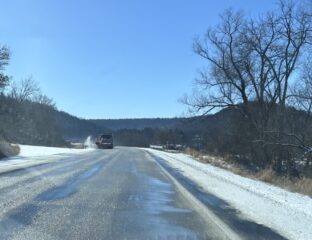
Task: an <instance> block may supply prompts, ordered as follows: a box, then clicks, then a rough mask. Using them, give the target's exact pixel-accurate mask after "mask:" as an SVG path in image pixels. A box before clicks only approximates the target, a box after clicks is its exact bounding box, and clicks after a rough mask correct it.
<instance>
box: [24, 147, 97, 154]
mask: <svg viewBox="0 0 312 240" xmlns="http://www.w3.org/2000/svg"><path fill="white" fill-rule="evenodd" d="M19 146H20V153H19V155H18V156H19V157H35V156H46V155H52V154H63V153H84V152H86V151H90V150H92V149H89V148H88V149H73V148H57V147H43V146H31V145H19Z"/></svg>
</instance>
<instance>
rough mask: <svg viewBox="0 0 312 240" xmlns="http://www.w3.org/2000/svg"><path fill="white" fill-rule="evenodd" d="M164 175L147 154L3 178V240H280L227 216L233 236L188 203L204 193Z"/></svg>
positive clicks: (86, 158)
mask: <svg viewBox="0 0 312 240" xmlns="http://www.w3.org/2000/svg"><path fill="white" fill-rule="evenodd" d="M164 169H166V166H165V165H164V163H162V162H161V160H160V159H158V160H157V158H156V157H153V156H151V155H150V154H148V153H147V152H146V151H144V150H141V149H135V148H115V149H113V150H96V151H92V152H89V153H86V154H81V155H67V156H64V157H62V158H60V159H58V160H53V161H51V162H48V163H44V164H40V165H37V166H32V167H28V168H22V169H17V170H14V171H8V172H4V173H1V174H0V239H23V240H24V239H31V240H33V239H105V240H106V239H107V240H109V239H114V240H115V239H157V240H158V239H228V238H233V239H236V238H237V236H242V237H243V238H246V239H251V238H254V239H261V234H262V235H263V236H265V237H264V238H263V239H279V238H281V237H280V236H279V235H276V234H275V233H274V232H272V231H271V230H270V229H266V228H264V227H262V226H257V225H256V227H255V226H254V225H253V223H248V222H239V221H241V220H238V219H236V218H233V216H232V218H231V217H229V215H227V214H226V212H220V215H221V219H222V218H223V217H224V218H225V219H226V221H225V222H229V223H232V225H233V226H234V229H235V226H236V229H237V231H235V234H234V235H233V236H231V231H228V229H227V227H224V226H223V225H222V226H219V225H218V220H216V219H212V218H211V217H209V216H208V215H207V214H206V212H205V211H201V209H200V207H199V206H198V205H196V204H194V201H193V200H192V198H189V197H188V194H190V193H191V195H195V197H196V194H199V196H198V199H199V200H201V201H202V202H204V201H203V199H200V197H201V196H200V193H196V192H194V191H193V192H192V191H190V193H188V194H185V192H184V191H183V190H181V188H180V187H179V184H178V183H179V182H181V183H182V185H183V184H184V185H185V186H186V189H187V183H186V182H185V179H184V180H183V178H181V176H180V177H179V176H178V175H176V174H175V173H174V169H169V168H168V171H167V170H164ZM168 173H170V174H168ZM171 174H172V175H171ZM171 176H172V177H171ZM175 179H177V181H175ZM194 189H196V188H194ZM194 189H193V190H194ZM208 207H209V206H208ZM215 207H216V209H215V210H216V211H215V213H216V214H218V211H217V210H218V209H217V208H218V206H215ZM224 211H225V210H224ZM240 224H241V225H240ZM248 224H249V225H248ZM250 224H251V225H250ZM230 225H231V224H230ZM233 226H232V227H231V228H233ZM242 226H245V227H242ZM250 227H253V228H252V229H251V230H253V231H250ZM240 228H241V229H240ZM244 229H245V230H244ZM246 229H248V230H246ZM236 234H237V235H236Z"/></svg>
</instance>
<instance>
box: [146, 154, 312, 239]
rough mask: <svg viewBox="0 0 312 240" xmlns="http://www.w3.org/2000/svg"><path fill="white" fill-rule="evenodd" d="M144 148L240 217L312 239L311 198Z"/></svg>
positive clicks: (188, 158) (185, 157)
mask: <svg viewBox="0 0 312 240" xmlns="http://www.w3.org/2000/svg"><path fill="white" fill-rule="evenodd" d="M146 150H147V151H149V152H151V153H153V154H155V155H157V156H159V157H161V158H162V159H164V160H165V161H166V162H167V163H168V164H170V165H171V166H172V167H174V168H176V169H178V170H179V171H181V173H183V174H184V175H185V176H186V177H188V178H189V179H191V180H192V181H194V182H196V183H197V184H198V185H199V186H201V187H202V188H203V189H205V191H207V192H209V193H212V194H214V195H215V196H217V197H219V198H221V199H223V200H225V201H227V202H228V203H229V204H230V205H231V206H233V207H234V208H236V209H238V210H239V211H240V213H241V215H242V217H244V218H247V219H250V220H252V221H255V222H257V223H259V224H263V225H265V226H268V227H270V228H272V229H274V230H276V231H277V232H278V233H280V234H281V235H283V236H285V237H286V238H289V239H296V240H298V239H305V240H306V239H312V225H311V224H312V198H310V197H308V196H304V195H301V194H298V193H292V192H289V191H287V190H284V189H281V188H278V187H275V186H272V185H270V184H267V183H264V182H260V181H256V180H253V179H249V178H245V177H242V176H239V175H236V174H234V173H232V172H229V171H226V170H224V169H221V168H218V167H214V166H212V165H210V164H204V163H200V162H198V161H196V160H194V159H192V158H191V157H190V156H188V155H185V154H182V153H179V154H177V153H167V152H163V151H158V150H154V149H146Z"/></svg>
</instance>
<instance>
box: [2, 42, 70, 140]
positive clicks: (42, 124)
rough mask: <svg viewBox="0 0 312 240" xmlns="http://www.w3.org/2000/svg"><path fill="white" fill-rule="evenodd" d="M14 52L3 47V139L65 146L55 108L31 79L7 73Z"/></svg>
mask: <svg viewBox="0 0 312 240" xmlns="http://www.w3.org/2000/svg"><path fill="white" fill-rule="evenodd" d="M9 59H10V51H9V49H8V48H7V47H5V46H2V47H0V137H1V139H5V140H6V141H8V142H13V143H20V144H33V145H47V146H64V145H65V144H66V142H65V141H64V140H63V137H62V134H61V132H60V131H59V128H58V126H57V125H56V119H55V109H56V108H55V105H54V103H53V101H52V99H50V98H48V97H47V96H46V95H44V94H43V93H42V92H41V90H40V88H39V85H38V84H37V82H35V81H34V80H33V79H32V78H31V77H29V78H25V79H23V80H21V81H13V79H12V78H11V77H9V76H7V75H6V74H5V73H4V70H5V67H6V66H7V65H8V64H9Z"/></svg>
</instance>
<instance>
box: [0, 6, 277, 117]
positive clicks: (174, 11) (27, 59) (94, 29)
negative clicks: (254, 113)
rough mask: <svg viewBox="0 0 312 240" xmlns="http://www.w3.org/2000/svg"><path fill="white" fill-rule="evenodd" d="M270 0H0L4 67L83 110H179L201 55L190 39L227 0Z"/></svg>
mask: <svg viewBox="0 0 312 240" xmlns="http://www.w3.org/2000/svg"><path fill="white" fill-rule="evenodd" d="M275 3H276V1H274V0H217V1H213V0H188V1H187V0H128V1H126V0H123V1H122V0H1V4H0V5H1V14H0V43H1V44H6V45H8V46H9V47H10V48H11V51H12V58H11V62H10V66H9V67H8V68H7V73H9V75H11V76H12V77H13V79H15V80H19V79H21V78H25V77H28V76H30V75H32V76H33V78H34V79H35V80H36V81H38V82H39V84H40V86H41V89H42V90H43V92H44V93H45V94H47V95H48V96H49V97H52V98H53V99H54V100H55V102H56V104H57V107H58V108H59V109H60V110H64V111H66V112H69V113H71V114H73V115H76V116H79V117H83V118H132V117H135V118H139V117H175V116H181V115H182V114H183V112H185V110H186V108H185V106H183V105H182V104H181V103H179V102H178V99H179V98H180V97H181V96H182V95H183V94H184V93H189V92H191V91H192V82H193V79H194V78H195V77H196V72H197V70H198V69H199V68H200V67H202V66H203V65H204V62H203V61H202V60H201V59H200V58H199V57H198V56H196V55H195V54H194V53H193V52H192V43H193V39H194V38H195V37H196V36H202V35H203V34H204V33H205V31H206V30H207V28H208V26H211V25H215V24H216V23H217V22H218V17H219V14H220V13H222V12H223V10H224V9H226V8H229V7H233V8H234V9H241V10H244V11H245V13H246V14H258V13H260V12H263V11H266V10H269V9H271V8H273V7H274V4H275Z"/></svg>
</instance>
